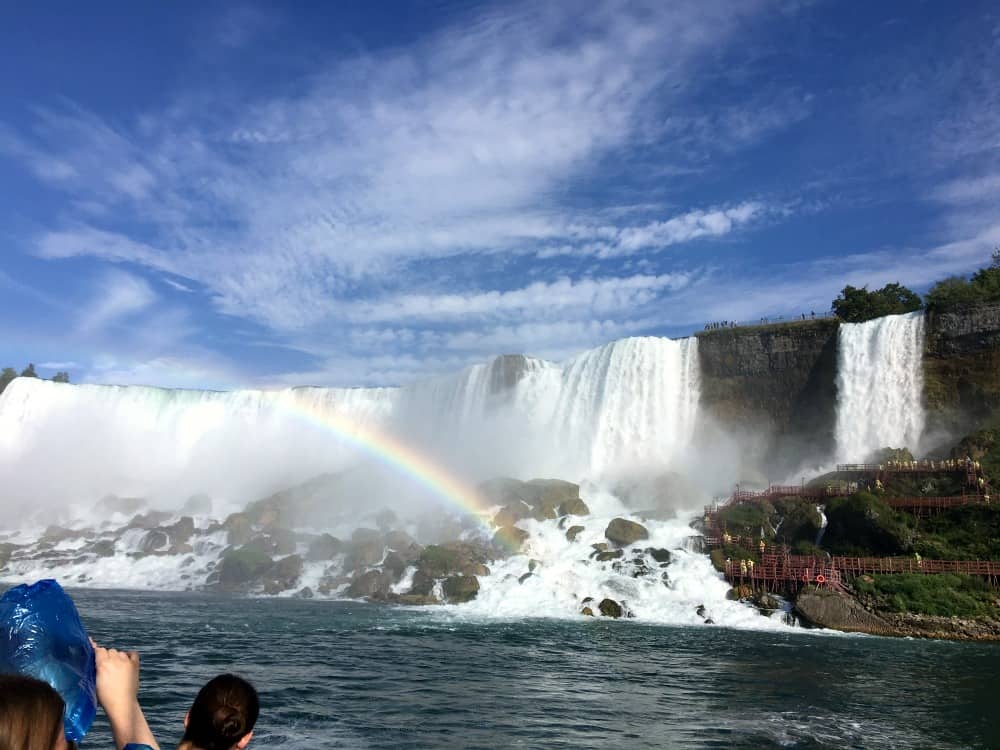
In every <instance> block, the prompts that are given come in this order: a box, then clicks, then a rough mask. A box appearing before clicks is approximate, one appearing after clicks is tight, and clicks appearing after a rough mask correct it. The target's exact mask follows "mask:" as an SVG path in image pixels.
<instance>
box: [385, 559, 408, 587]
mask: <svg viewBox="0 0 1000 750" xmlns="http://www.w3.org/2000/svg"><path fill="white" fill-rule="evenodd" d="M406 568H407V564H406V560H404V559H403V558H402V557H400V556H399V554H398V553H396V552H390V553H389V554H387V555H386V556H385V560H383V561H382V570H384V571H385V572H386V573H388V574H389V575H390V576H392V580H393V583H395V582H396V581H398V580H399V579H400V578H402V577H403V573H405V572H406Z"/></svg>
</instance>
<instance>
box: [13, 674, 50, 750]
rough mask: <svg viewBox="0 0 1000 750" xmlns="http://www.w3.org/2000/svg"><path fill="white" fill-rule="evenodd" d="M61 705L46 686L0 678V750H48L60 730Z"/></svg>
mask: <svg viewBox="0 0 1000 750" xmlns="http://www.w3.org/2000/svg"><path fill="white" fill-rule="evenodd" d="M64 708H65V705H64V704H63V699H62V698H60V697H59V693H57V692H56V691H55V690H53V689H52V687H51V686H50V685H49V684H48V683H47V682H42V681H41V680H36V679H34V678H33V677H24V676H22V675H14V674H4V675H0V748H3V749H4V750H52V748H53V747H54V746H55V744H56V742H57V741H58V740H59V735H60V734H62V732H63V731H64V730H63V711H64Z"/></svg>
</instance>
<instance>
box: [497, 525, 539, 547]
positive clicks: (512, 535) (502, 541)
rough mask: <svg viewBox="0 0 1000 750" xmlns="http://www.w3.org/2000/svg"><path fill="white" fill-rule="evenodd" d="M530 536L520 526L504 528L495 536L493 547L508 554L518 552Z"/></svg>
mask: <svg viewBox="0 0 1000 750" xmlns="http://www.w3.org/2000/svg"><path fill="white" fill-rule="evenodd" d="M529 536H530V534H528V532H527V531H525V530H524V529H522V528H520V527H518V526H504V527H503V528H501V529H500V530H498V531H497V533H496V534H494V535H493V546H494V547H495V548H497V549H498V550H501V551H504V552H507V553H510V552H517V551H519V550H520V549H521V546H522V545H523V544H524V543H525V542H526V541H527V540H528V537H529Z"/></svg>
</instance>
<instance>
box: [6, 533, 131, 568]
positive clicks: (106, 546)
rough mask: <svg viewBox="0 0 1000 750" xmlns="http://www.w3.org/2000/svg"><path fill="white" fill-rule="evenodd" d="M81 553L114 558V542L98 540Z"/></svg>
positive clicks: (111, 540)
mask: <svg viewBox="0 0 1000 750" xmlns="http://www.w3.org/2000/svg"><path fill="white" fill-rule="evenodd" d="M82 551H83V552H90V553H92V554H95V555H97V556H98V557H114V554H115V540H114V539H98V540H97V541H96V542H92V543H90V544H88V545H87V546H86V547H84V548H83V550H82ZM5 563H6V560H4V559H3V558H2V557H0V565H3V564H5Z"/></svg>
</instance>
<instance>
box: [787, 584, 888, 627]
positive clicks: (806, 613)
mask: <svg viewBox="0 0 1000 750" xmlns="http://www.w3.org/2000/svg"><path fill="white" fill-rule="evenodd" d="M795 611H796V612H797V613H798V614H799V615H801V616H802V617H803V618H804V619H805V620H806V621H807V622H808V623H809V624H811V625H815V626H817V627H821V628H832V629H834V630H843V631H845V632H854V633H870V634H872V635H890V634H893V628H892V627H891V626H890V625H889V623H887V622H886V621H885V620H883V619H882V618H881V617H879V616H878V615H875V614H873V613H871V612H869V611H868V610H866V609H865V608H864V607H862V606H861V604H860V603H859V602H858V601H857V600H856V599H853V598H852V597H850V596H847V595H846V594H842V593H840V592H838V591H831V590H829V589H812V588H805V589H803V590H802V592H800V593H799V596H798V598H797V599H796V600H795Z"/></svg>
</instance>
